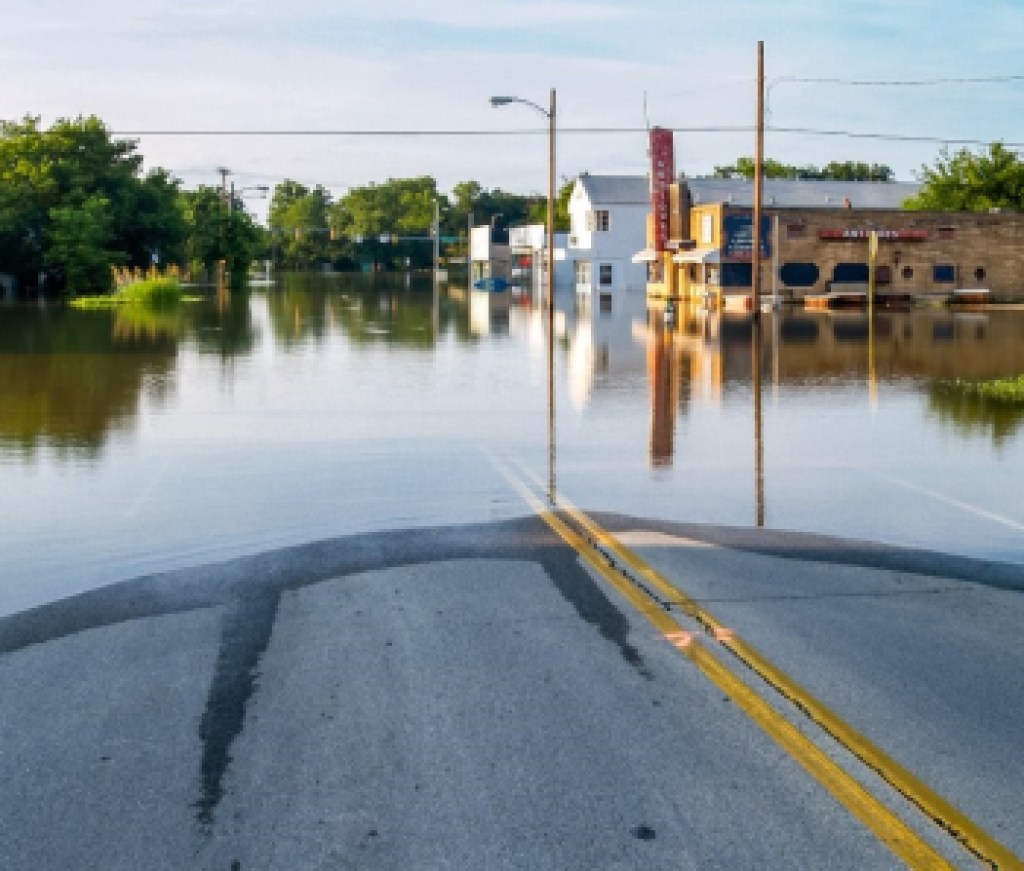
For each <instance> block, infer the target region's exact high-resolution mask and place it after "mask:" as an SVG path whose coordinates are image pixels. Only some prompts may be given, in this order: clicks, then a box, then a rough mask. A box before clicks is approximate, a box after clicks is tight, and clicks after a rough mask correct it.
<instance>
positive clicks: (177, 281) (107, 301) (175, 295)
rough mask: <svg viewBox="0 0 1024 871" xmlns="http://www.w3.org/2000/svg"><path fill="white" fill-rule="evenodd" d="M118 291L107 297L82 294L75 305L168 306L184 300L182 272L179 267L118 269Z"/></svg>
mask: <svg viewBox="0 0 1024 871" xmlns="http://www.w3.org/2000/svg"><path fill="white" fill-rule="evenodd" d="M112 278H113V282H114V292H113V293H111V294H107V295H105V296H80V297H77V298H76V299H73V300H72V301H71V305H72V306H74V307H75V308H85V309H92V308H113V307H115V306H120V305H149V306H153V307H167V306H173V305H177V304H178V303H179V302H181V301H182V287H181V273H180V272H179V270H178V267H177V266H173V265H172V266H169V267H167V269H166V270H165V271H164V272H161V271H160V270H159V269H157V268H156V267H155V266H151V267H150V268H149V269H148V270H146V271H143V270H141V269H138V268H135V269H128V268H117V267H115V268H114V269H113V270H112Z"/></svg>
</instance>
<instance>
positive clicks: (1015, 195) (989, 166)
mask: <svg viewBox="0 0 1024 871" xmlns="http://www.w3.org/2000/svg"><path fill="white" fill-rule="evenodd" d="M921 182H922V184H921V190H920V192H919V193H918V195H917V196H915V197H911V198H910V199H909V200H907V201H906V202H905V203H904V204H903V205H904V207H905V208H908V209H930V210H935V211H945V212H985V211H988V210H989V209H1013V210H1016V211H1021V210H1024V162H1022V161H1021V159H1020V157H1018V156H1017V155H1016V154H1015V153H1014V152H1012V151H1010V150H1008V149H1007V148H1006V147H1005V146H1004V145H1002V144H1001V143H998V142H996V143H993V144H992V145H990V146H989V149H988V152H987V153H984V152H982V153H980V154H974V153H973V152H971V151H969V150H968V149H966V148H963V149H961V150H960V151H958V152H956V154H953V155H952V156H951V155H950V154H949V152H948V151H947V150H946V149H943V150H942V151H941V152H940V154H939V157H938V159H937V160H936V161H935V165H934V166H930V167H929V166H923V167H922V173H921Z"/></svg>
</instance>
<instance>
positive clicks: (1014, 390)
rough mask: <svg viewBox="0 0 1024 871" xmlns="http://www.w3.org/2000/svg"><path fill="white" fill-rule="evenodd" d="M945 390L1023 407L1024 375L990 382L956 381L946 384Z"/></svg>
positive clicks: (995, 379)
mask: <svg viewBox="0 0 1024 871" xmlns="http://www.w3.org/2000/svg"><path fill="white" fill-rule="evenodd" d="M945 387H946V389H947V390H949V391H951V392H959V393H962V394H963V395H964V396H974V397H977V398H978V399H986V400H989V401H991V402H999V403H1006V404H1010V405H1022V406H1024V375H1018V376H1017V377H1016V378H994V379H992V380H990V381H961V380H960V379H957V380H956V381H951V382H948V383H947V384H946V385H945Z"/></svg>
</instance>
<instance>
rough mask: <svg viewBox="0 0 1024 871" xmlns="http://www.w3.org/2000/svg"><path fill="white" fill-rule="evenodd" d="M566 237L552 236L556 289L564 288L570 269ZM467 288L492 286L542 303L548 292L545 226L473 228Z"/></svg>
mask: <svg viewBox="0 0 1024 871" xmlns="http://www.w3.org/2000/svg"><path fill="white" fill-rule="evenodd" d="M567 241H568V240H567V234H565V233H555V289H556V292H557V291H558V289H559V288H567V287H568V286H569V284H570V282H571V281H572V271H571V269H572V267H571V264H570V263H569V262H568V260H567V258H566V251H565V249H566V243H567ZM469 257H470V270H469V275H470V285H471V286H478V285H479V286H482V285H484V284H487V285H489V286H491V287H494V286H495V283H496V282H497V284H498V285H499V286H504V287H506V288H507V289H509V290H511V291H512V292H513V294H516V295H524V296H529V297H531V298H533V299H538V300H539V299H541V298H543V297H544V295H545V291H546V288H547V267H546V264H547V229H546V227H545V226H544V224H525V225H523V226H519V227H491V226H489V225H484V226H480V227H473V228H472V229H471V230H470V237H469Z"/></svg>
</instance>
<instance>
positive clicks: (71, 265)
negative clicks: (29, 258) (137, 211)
mask: <svg viewBox="0 0 1024 871" xmlns="http://www.w3.org/2000/svg"><path fill="white" fill-rule="evenodd" d="M113 241H114V235H113V232H112V230H111V217H110V202H109V201H108V200H107V199H106V197H103V196H101V195H99V194H93V195H92V196H90V197H88V198H87V199H86V200H85V201H84V202H83V203H82V204H81V205H79V206H72V205H68V206H55V207H54V208H52V209H51V210H50V222H49V226H48V228H47V242H48V243H49V244H48V246H47V249H46V255H45V257H44V258H43V262H44V265H45V266H46V267H48V268H49V269H50V270H51V274H56V275H57V276H59V277H60V278H62V279H63V283H64V286H65V287H66V289H67V290H68V291H69V292H70V293H72V294H77V293H89V292H96V291H103V290H108V289H109V288H110V285H111V274H110V268H111V265H112V264H114V263H115V262H116V261H117V259H118V254H117V252H115V251H113V250H111V248H110V246H111V244H112V243H113Z"/></svg>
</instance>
